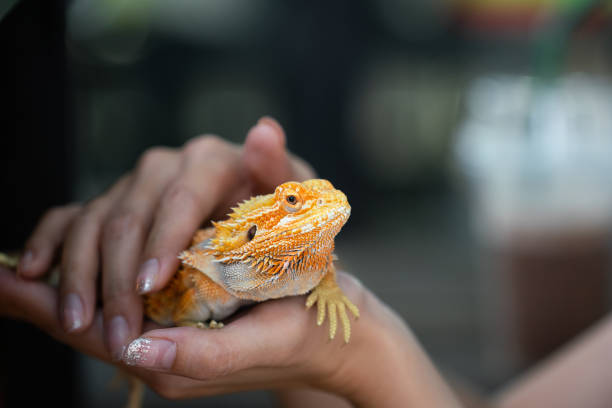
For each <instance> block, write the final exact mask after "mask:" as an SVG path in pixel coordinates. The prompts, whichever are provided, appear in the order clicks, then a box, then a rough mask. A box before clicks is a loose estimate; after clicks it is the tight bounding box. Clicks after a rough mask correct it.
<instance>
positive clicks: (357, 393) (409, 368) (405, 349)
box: [325, 288, 459, 407]
mask: <svg viewBox="0 0 612 408" xmlns="http://www.w3.org/2000/svg"><path fill="white" fill-rule="evenodd" d="M362 292H363V293H362V295H361V296H360V300H361V302H359V303H360V304H359V308H360V310H362V314H361V317H360V318H359V321H358V322H357V324H355V325H354V328H355V332H354V337H353V338H352V339H351V343H349V344H348V345H347V346H346V347H347V350H346V351H347V353H341V354H344V355H342V356H341V357H340V358H341V361H339V362H337V366H336V369H335V371H334V372H333V373H332V374H331V375H329V376H328V377H327V379H328V381H327V383H326V384H325V386H326V388H327V389H328V390H330V391H333V392H335V393H337V394H340V395H342V396H344V397H345V398H347V399H349V400H350V401H351V402H352V403H353V404H354V405H356V406H358V407H385V406H390V407H391V406H392V407H395V406H430V407H437V406H444V407H455V406H457V407H458V406H459V404H458V402H457V401H456V399H455V397H454V395H453V394H452V392H451V391H450V388H449V387H448V386H447V384H446V383H445V382H444V380H443V379H442V378H441V376H440V375H439V374H438V372H437V370H436V369H435V367H434V366H433V364H432V363H431V361H430V360H429V358H428V357H427V355H426V353H425V352H424V351H423V349H422V348H421V346H420V344H419V343H418V341H417V340H416V338H415V337H414V336H413V334H412V332H411V331H410V330H409V328H408V327H406V325H405V324H404V322H403V321H402V320H401V319H400V318H399V317H398V316H397V315H396V314H395V313H394V312H393V311H391V310H390V309H389V308H388V307H387V306H386V305H384V304H383V303H382V302H380V301H379V300H378V299H377V298H376V297H375V296H374V295H372V294H371V293H370V292H369V291H367V290H366V289H365V288H362Z"/></svg>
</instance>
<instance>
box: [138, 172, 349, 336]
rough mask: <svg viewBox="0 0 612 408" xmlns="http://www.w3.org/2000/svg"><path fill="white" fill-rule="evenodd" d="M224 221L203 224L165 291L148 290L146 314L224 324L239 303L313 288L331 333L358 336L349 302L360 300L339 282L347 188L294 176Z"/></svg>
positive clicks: (312, 298)
mask: <svg viewBox="0 0 612 408" xmlns="http://www.w3.org/2000/svg"><path fill="white" fill-rule="evenodd" d="M232 210H233V212H232V213H230V214H229V218H228V219H227V220H225V221H219V222H216V223H215V222H213V227H211V228H206V229H202V230H199V231H198V232H197V233H196V234H195V235H194V237H193V241H192V246H191V247H190V248H189V249H188V250H186V251H183V252H182V253H181V254H180V255H179V258H180V259H181V261H182V265H181V267H180V268H179V270H178V271H177V273H176V274H175V275H174V277H173V279H172V280H171V281H170V283H169V284H168V285H167V286H166V288H164V289H163V290H161V291H160V292H157V293H154V294H151V295H148V296H145V314H146V315H147V316H148V317H149V318H151V319H152V320H154V321H156V322H157V323H159V324H162V325H166V326H170V325H181V326H182V325H189V326H196V327H210V328H216V327H222V324H221V323H217V321H219V320H222V319H224V318H226V317H228V316H230V315H231V314H232V313H234V312H235V311H236V310H237V309H238V308H239V307H240V306H242V305H245V304H249V303H253V302H259V301H263V300H267V299H275V298H280V297H285V296H293V295H301V294H304V293H306V292H308V291H311V290H312V292H311V293H310V295H309V296H308V298H307V299H306V306H307V307H308V308H310V307H311V306H313V305H314V304H315V303H316V304H317V311H318V313H317V324H318V325H321V324H322V323H323V321H324V320H325V315H326V310H327V315H328V316H329V337H330V338H331V339H333V338H334V337H335V334H336V330H337V318H338V317H339V318H340V321H341V322H342V326H343V329H344V341H345V342H348V341H349V339H350V336H351V325H350V321H349V318H348V315H347V312H346V309H347V308H348V309H349V310H350V311H351V312H352V313H353V314H354V315H355V316H356V317H358V316H359V311H358V309H357V307H356V306H355V305H354V304H353V303H352V302H351V301H350V300H348V299H347V298H346V296H345V295H344V293H342V291H341V290H340V288H339V287H338V285H337V283H336V273H335V269H334V265H333V259H334V257H333V250H334V237H335V236H336V234H338V232H339V231H340V229H341V228H342V226H343V225H344V223H345V222H346V221H347V219H348V217H349V215H350V212H351V207H350V206H349V204H348V201H347V199H346V196H345V195H344V194H343V193H342V192H341V191H339V190H336V189H335V188H334V187H333V186H332V184H331V183H330V182H329V181H327V180H322V179H314V180H308V181H304V182H302V183H297V182H288V183H284V184H281V185H280V186H278V187H277V188H276V191H275V192H274V193H273V194H268V195H261V196H256V197H253V198H251V199H249V200H246V201H244V202H242V203H241V204H239V205H238V206H237V207H236V208H233V209H232Z"/></svg>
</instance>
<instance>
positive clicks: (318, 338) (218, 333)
mask: <svg viewBox="0 0 612 408" xmlns="http://www.w3.org/2000/svg"><path fill="white" fill-rule="evenodd" d="M338 283H339V285H340V286H341V288H342V290H343V291H344V292H345V293H346V294H347V295H348V296H350V297H351V299H353V300H354V301H355V304H356V305H357V307H359V310H360V311H361V312H362V313H361V316H360V318H359V322H358V324H355V325H354V329H353V334H352V336H351V342H350V343H349V344H344V343H342V342H340V341H329V340H328V337H327V335H326V334H327V333H326V328H323V327H317V326H316V325H315V324H314V322H315V315H314V314H313V313H309V312H307V311H306V310H305V308H304V297H303V296H298V297H289V298H284V299H279V300H272V301H267V302H263V303H261V304H258V305H256V306H255V307H253V308H252V309H251V310H249V311H248V312H247V313H245V314H242V315H239V316H237V317H236V319H235V320H233V321H229V322H228V324H227V325H226V326H225V327H224V328H222V329H218V330H201V329H195V328H188V327H181V328H168V329H160V328H159V327H155V326H154V325H150V326H147V327H145V329H146V330H149V331H147V332H146V333H144V334H143V335H142V336H141V337H140V338H138V339H136V340H134V342H132V343H131V344H130V346H129V347H128V348H127V350H126V352H125V354H124V360H125V361H126V362H127V363H128V365H127V366H122V369H125V370H126V371H128V373H129V374H132V375H135V376H136V377H138V378H140V379H141V380H143V381H144V382H145V383H146V384H147V385H148V386H149V387H151V388H152V389H153V390H154V391H155V392H157V393H158V394H160V395H162V396H163V397H166V398H172V399H180V398H192V397H200V396H206V395H213V394H225V393H230V392H237V391H243V390H250V389H283V388H285V389H287V388H302V387H308V388H316V389H324V390H327V391H330V392H332V393H334V394H337V395H342V396H344V397H345V398H347V399H348V400H349V401H351V402H352V403H353V404H354V405H356V406H361V407H396V406H427V407H438V406H440V407H449V408H452V407H458V406H459V405H458V403H457V401H456V400H455V398H454V396H453V394H452V393H451V392H450V390H449V388H448V387H447V386H446V384H445V383H444V382H443V380H442V379H441V378H440V377H439V375H438V374H437V372H436V370H435V368H434V367H433V365H432V364H431V362H430V361H429V359H428V358H427V356H426V355H425V353H424V352H423V350H422V349H421V348H420V346H419V345H418V343H417V342H416V340H415V339H414V337H413V336H412V334H411V333H410V331H409V330H408V328H407V327H406V326H405V325H404V323H403V322H402V321H401V319H399V318H398V317H397V316H396V315H395V313H394V312H393V311H391V310H390V309H388V308H387V307H386V306H385V305H384V304H382V303H381V302H380V301H379V300H378V299H377V298H376V297H375V296H374V295H372V294H371V293H370V292H369V291H368V290H367V289H366V288H364V287H363V286H362V285H361V284H360V283H359V282H357V281H356V280H355V279H354V278H351V277H350V276H348V275H346V274H344V273H342V272H339V273H338ZM58 303H59V298H58V296H57V292H56V290H55V289H53V288H51V287H49V286H48V285H46V284H44V283H41V282H38V281H27V280H23V279H19V278H18V277H16V276H15V274H13V273H12V272H10V271H8V270H6V269H2V268H1V267H0V312H3V314H5V315H7V314H8V315H9V316H11V317H14V318H18V319H21V320H26V321H29V322H31V323H33V324H35V325H37V326H38V327H40V328H42V329H43V330H45V331H46V332H47V333H49V334H51V335H52V336H53V337H55V338H56V339H58V340H59V341H62V342H64V343H66V344H68V345H70V346H72V347H74V348H76V349H77V350H80V351H82V352H84V353H87V354H89V355H92V356H94V357H97V358H99V359H101V360H105V361H110V360H111V355H110V354H109V353H108V352H107V350H106V349H105V347H104V344H103V342H102V340H101V339H102V333H103V322H102V314H101V313H100V312H97V313H96V314H95V316H94V318H93V324H91V325H90V326H89V327H88V328H87V329H84V330H82V331H80V332H79V333H67V332H66V331H65V330H63V328H62V325H61V322H60V319H59V318H58V316H57V313H55V312H54V310H56V308H57V307H58ZM7 311H9V313H7Z"/></svg>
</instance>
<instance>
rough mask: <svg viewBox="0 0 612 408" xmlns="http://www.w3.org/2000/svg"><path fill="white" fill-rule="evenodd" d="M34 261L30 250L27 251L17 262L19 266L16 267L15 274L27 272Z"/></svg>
mask: <svg viewBox="0 0 612 408" xmlns="http://www.w3.org/2000/svg"><path fill="white" fill-rule="evenodd" d="M33 261H34V252H32V250H31V249H28V250H27V251H25V252H24V254H23V255H22V256H21V259H20V260H19V266H18V267H17V274H18V275H21V274H23V271H29V270H30V268H31V267H32V263H33Z"/></svg>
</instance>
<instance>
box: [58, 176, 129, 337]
mask: <svg viewBox="0 0 612 408" xmlns="http://www.w3.org/2000/svg"><path fill="white" fill-rule="evenodd" d="M129 183H131V177H130V176H125V177H123V178H122V179H120V180H119V181H118V182H117V183H116V184H115V185H114V186H113V187H112V188H111V189H110V190H109V191H108V192H107V193H106V194H104V195H103V196H101V197H100V198H97V199H96V200H94V201H92V202H90V203H89V204H88V205H87V206H86V207H85V208H84V209H83V211H81V212H80V214H79V215H78V217H77V218H76V219H75V220H74V222H73V223H72V225H71V227H70V230H69V231H68V234H67V236H66V241H65V243H64V250H63V254H62V264H61V274H60V284H59V293H60V307H59V316H60V319H61V321H62V324H63V327H64V329H65V330H66V331H67V332H79V331H82V330H84V329H85V328H87V327H88V326H89V325H90V324H91V321H92V319H93V315H94V305H95V301H96V277H97V274H98V263H99V254H98V247H99V238H100V228H101V223H102V220H103V219H104V218H105V217H106V215H107V214H108V212H109V211H110V210H111V208H112V206H113V205H114V204H115V202H116V201H117V199H118V197H120V196H121V195H122V194H123V192H124V191H125V190H126V189H127V187H128V186H129Z"/></svg>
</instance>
